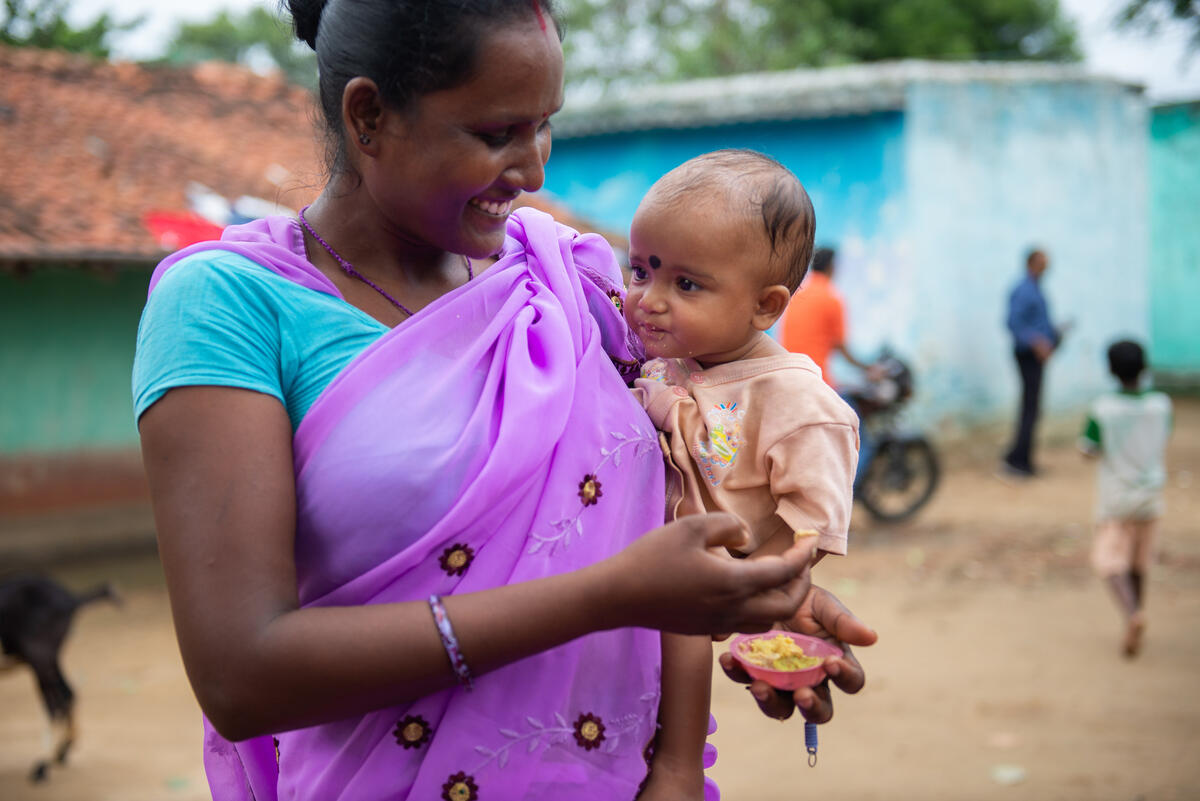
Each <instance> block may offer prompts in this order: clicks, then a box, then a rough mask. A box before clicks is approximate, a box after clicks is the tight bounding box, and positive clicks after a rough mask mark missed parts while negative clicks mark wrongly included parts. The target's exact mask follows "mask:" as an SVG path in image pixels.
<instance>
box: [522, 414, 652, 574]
mask: <svg viewBox="0 0 1200 801" xmlns="http://www.w3.org/2000/svg"><path fill="white" fill-rule="evenodd" d="M629 428H630V430H632V431H633V435H632V436H630V435H629V434H626V433H623V432H621V431H610V432H608V433H609V436H611V437H612V438H613V439H615V440H616V441H617V444H616V445H615V446H613V447H611V448H601V449H600V456H601V457H602V458H601V459H600V463H599V464H598V465H596V466H595V467H594V468H592V470H590V471H588V472H587V473H586V474H584V476H583V481H581V482H579V484H578V488H577V489H576V491H575V498H576V504H577V509H576V511H575V513H574V514H573V515H571V516H569V517H564V518H562V519H560V520H556V521H554V523H553V524H551V527H550V528H551V530H550V532H549V533H547V534H543V533H542V532H540V531H533V532H531V533H530V535H529V539H530V540H531V542H530V543H529V550H527V551H526V553H530V554H534V553H537V552H538V551H540V550H542V549H543V548H545V549H546V553H547V555H549V554H553V553H554V551H555V550H556V549H558V548H559V547H563V548H565V547H567V546H568V545H570V544H571V538H572V537H573V536H575V535H579V536H583V512H584V510H585V509H587V508H589V507H591V506H595V505H596V504H597V502H598V499H599V498H600V496H601V495H602V494H603V493H602V492H601V491H600V486H601V482H600V479H599V475H600V471H601V470H602V469H604V468H605V467H606V466H608V464H609V463H612V466H613V467H620V466H621V459H622V457H623V456H624V454H625V453H626V452H628V451H631V452H632V455H633V456H635V457H637V456H641V455H644V454H646V453H653V452H656V451H657V450H658V439H656V438H654V437H651V436H650V434H648V433H646V432H645V431H643V430H642V429H640V428H638V427H637V426H636V425H634V424H633V423H630V424H629Z"/></svg>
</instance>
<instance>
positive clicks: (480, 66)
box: [362, 15, 563, 258]
mask: <svg viewBox="0 0 1200 801" xmlns="http://www.w3.org/2000/svg"><path fill="white" fill-rule="evenodd" d="M546 23H547V24H546V26H545V28H543V27H542V25H541V24H539V20H537V19H535V18H534V17H533V16H532V15H531V16H530V18H529V19H528V20H521V21H516V22H513V23H510V24H508V25H506V26H505V27H502V28H499V29H497V30H495V31H492V32H490V33H488V34H486V35H485V36H484V38H483V40H482V42H481V43H480V47H479V52H478V54H477V64H476V69H475V74H474V75H473V76H472V77H471V78H470V80H468V81H467V82H466V83H463V84H461V85H459V86H457V87H454V88H453V89H446V90H442V91H438V92H432V93H430V94H427V95H424V96H423V97H421V98H419V99H418V100H417V101H416V103H415V107H414V108H412V109H407V110H405V111H403V112H396V111H388V112H385V113H384V115H383V117H382V118H381V120H380V128H379V130H378V131H377V136H378V139H379V145H378V152H377V155H376V156H375V157H374V158H371V159H366V160H364V161H365V163H364V164H363V165H362V167H363V169H362V175H363V181H364V184H365V185H366V188H367V191H368V192H370V193H371V196H372V197H373V198H374V199H375V201H376V205H377V206H378V208H379V210H380V212H381V213H382V215H383V216H384V218H385V220H386V222H385V224H386V225H388V226H389V227H391V228H392V229H393V230H394V231H395V233H396V235H397V236H398V237H400V238H403V239H404V240H406V241H409V242H412V243H414V244H419V245H428V246H429V247H430V248H433V249H437V250H446V251H450V252H453V253H464V254H466V255H468V256H472V257H475V258H479V257H483V256H487V255H489V254H492V253H495V252H496V251H497V250H499V249H500V246H501V245H502V244H503V242H504V227H505V221H506V219H507V217H508V214H509V212H510V211H511V210H512V205H513V200H515V199H516V198H517V196H518V195H519V194H520V193H521V192H522V191H527V192H532V191H535V190H537V189H539V188H540V187H541V186H542V182H543V180H544V178H545V170H544V168H545V164H546V160H547V159H549V158H550V122H549V117H550V115H551V114H553V113H554V112H555V111H557V110H558V109H559V108H560V107H561V106H562V93H563V89H562V83H563V54H562V46H561V45H560V44H559V41H558V35H557V32H556V31H555V30H554V26H553V24H551V23H550V22H549V20H547V21H546Z"/></svg>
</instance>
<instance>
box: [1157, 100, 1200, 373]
mask: <svg viewBox="0 0 1200 801" xmlns="http://www.w3.org/2000/svg"><path fill="white" fill-rule="evenodd" d="M1150 270H1151V283H1150V286H1151V289H1150V357H1151V362H1152V364H1153V365H1154V367H1155V369H1156V370H1161V371H1166V372H1180V373H1190V374H1200V102H1195V103H1181V104H1176V105H1170V106H1160V107H1159V108H1156V109H1154V110H1153V112H1152V114H1151V117H1150Z"/></svg>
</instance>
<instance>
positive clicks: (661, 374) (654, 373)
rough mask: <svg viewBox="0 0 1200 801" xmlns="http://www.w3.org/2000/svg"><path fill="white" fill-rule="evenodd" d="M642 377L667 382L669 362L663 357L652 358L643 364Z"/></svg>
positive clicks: (661, 382)
mask: <svg viewBox="0 0 1200 801" xmlns="http://www.w3.org/2000/svg"><path fill="white" fill-rule="evenodd" d="M642 378H646V379H649V380H651V381H657V382H659V383H660V384H665V383H667V363H666V361H665V360H663V359H651V360H650V361H648V362H646V363H645V364H643V365H642Z"/></svg>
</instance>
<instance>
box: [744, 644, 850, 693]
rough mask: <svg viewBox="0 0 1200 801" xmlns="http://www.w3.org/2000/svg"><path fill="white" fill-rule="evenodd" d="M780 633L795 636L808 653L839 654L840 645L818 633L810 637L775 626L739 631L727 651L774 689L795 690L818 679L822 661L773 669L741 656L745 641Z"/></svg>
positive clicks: (816, 682) (822, 668)
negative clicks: (754, 631) (761, 630)
mask: <svg viewBox="0 0 1200 801" xmlns="http://www.w3.org/2000/svg"><path fill="white" fill-rule="evenodd" d="M780 634H783V635H785V636H788V637H791V638H792V639H793V640H795V641H796V644H797V645H799V646H800V647H801V648H803V649H804V653H805V654H806V655H808V656H819V657H822V658H823V659H828V658H829V657H831V656H841V655H842V649H841V648H838V647H837V646H836V645H834V644H833V643H830V642H826V641H825V640H822V639H818V638H817V637H809V636H808V635H806V634H796V633H795V632H792V631H780V630H778V629H771V630H770V631H768V632H764V633H762V634H739V635H738V636H736V637H734V638H733V642H731V643H730V644H729V652H730V653H731V654H733V658H734V659H736V660H737V661H738V664H740V665H741V666H742V669H744V670H745V671H746V672H747V673H749V674H750V676H751V677H752V678H755V679H762V680H763V681H765V682H766V683H767V684H770V685H771V686H772V687H774V688H775V689H777V690H798V689H800V688H801V687H811V686H813V685H814V684H818V683H820V681H821V680H822V679H823V678H825V663H824V662H822V663H821V664H819V665H814V666H813V667H810V668H809V669H808V670H772V669H771V668H765V667H761V666H759V665H755V664H751V663H750V662H748V661H746V659H745V658H743V657H742V649H743V648H748V647H749V646H748V645H747V643H749V642H750V641H751V640H758V639H767V640H773V639H775V637H777V636H779V635H780Z"/></svg>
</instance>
